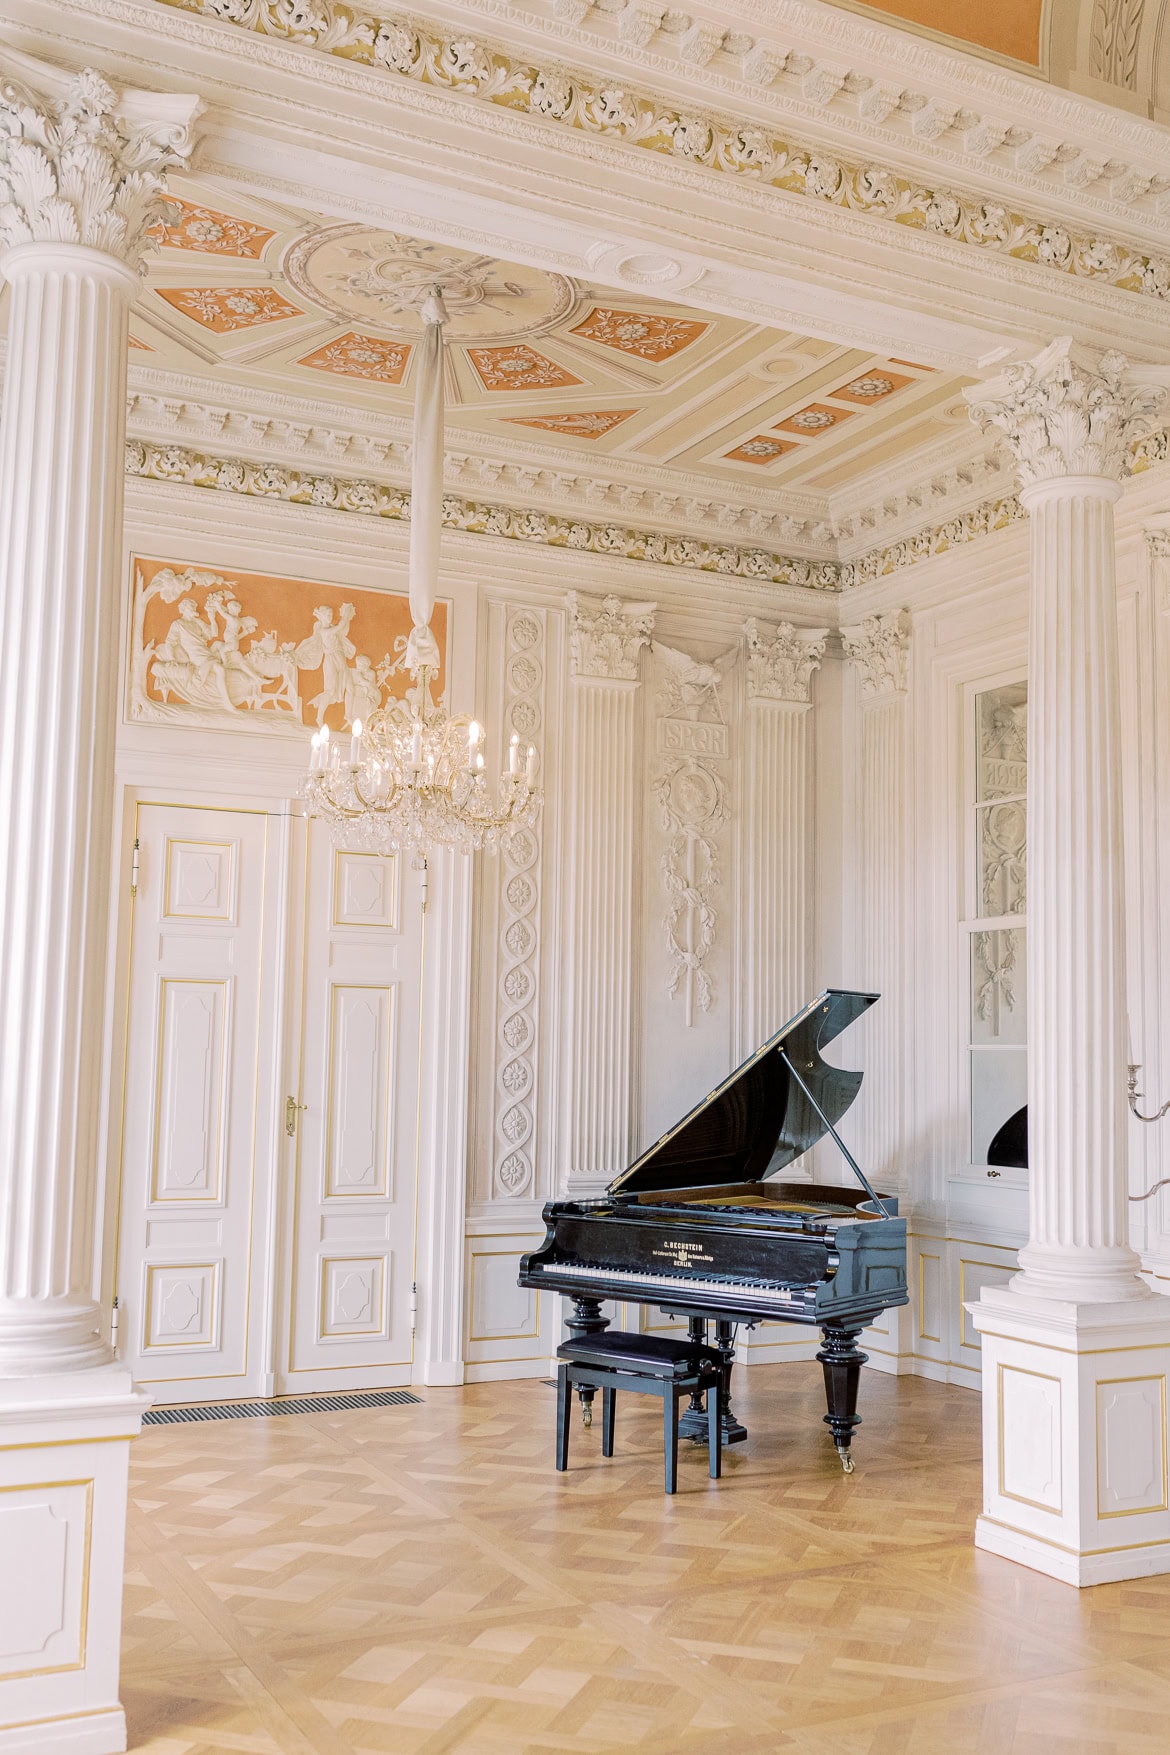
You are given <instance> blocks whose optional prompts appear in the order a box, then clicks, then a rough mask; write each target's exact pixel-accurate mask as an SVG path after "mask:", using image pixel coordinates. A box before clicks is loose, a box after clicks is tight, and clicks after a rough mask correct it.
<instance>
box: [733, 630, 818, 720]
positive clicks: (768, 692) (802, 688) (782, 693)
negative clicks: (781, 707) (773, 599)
mask: <svg viewBox="0 0 1170 1755" xmlns="http://www.w3.org/2000/svg"><path fill="white" fill-rule="evenodd" d="M828 631H829V630H828V629H827V628H796V627H794V626H793V625H792V623H791V622H780V623H779V624H778V625H777V628H776V632H775V633H774V634H765V633H764V632H763V631H762V629H761V628H760V625H759V623H758V622H757V621H756V619H755V617H754V616H752V617H750V619H749V620H748V621H746V622H745V623H744V624H743V635H744V639H745V641H746V642H747V692H748V699H749V700H751V701H797V702H804V701H807V700H809V698H810V693H811V687H812V678H813V672H814V670H819V669H820V664H821V659H822V658H823V657H824V656H825V640H826V638H827V636H828Z"/></svg>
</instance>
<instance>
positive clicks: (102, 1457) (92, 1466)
mask: <svg viewBox="0 0 1170 1755" xmlns="http://www.w3.org/2000/svg"><path fill="white" fill-rule="evenodd" d="M149 1405H150V1404H149V1398H148V1397H147V1396H144V1395H142V1394H140V1393H139V1391H138V1390H137V1389H136V1388H135V1386H134V1383H133V1380H132V1379H131V1377H130V1374H129V1372H128V1371H126V1370H125V1369H124V1368H123V1367H122V1366H119V1365H106V1366H99V1367H97V1368H96V1369H94V1370H92V1371H70V1372H68V1373H61V1374H59V1375H56V1376H52V1377H38V1378H18V1379H13V1378H5V1379H0V1579H2V1580H3V1581H4V1582H3V1588H0V1755H16V1752H17V1751H20V1752H24V1751H29V1752H30V1755H31V1752H32V1751H37V1752H39V1755H118V1752H119V1751H121V1750H123V1749H125V1747H126V1723H125V1719H124V1717H123V1714H122V1708H121V1705H120V1703H119V1700H118V1665H119V1655H120V1647H121V1621H122V1578H123V1573H124V1570H125V1534H126V1492H127V1473H128V1467H129V1451H130V1440H131V1439H132V1438H133V1437H134V1436H135V1434H136V1433H137V1432H138V1430H139V1427H140V1426H141V1423H142V1415H143V1413H144V1411H145V1409H146V1408H147V1407H148V1406H149Z"/></svg>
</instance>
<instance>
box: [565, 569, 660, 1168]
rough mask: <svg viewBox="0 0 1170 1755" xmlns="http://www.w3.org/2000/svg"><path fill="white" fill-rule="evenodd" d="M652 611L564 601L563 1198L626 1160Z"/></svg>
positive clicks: (630, 1133) (612, 602) (647, 606)
mask: <svg viewBox="0 0 1170 1755" xmlns="http://www.w3.org/2000/svg"><path fill="white" fill-rule="evenodd" d="M654 608H655V606H654V604H652V603H626V602H624V601H623V600H621V599H619V598H616V597H607V598H605V599H603V600H602V601H601V602H600V603H599V602H597V601H595V600H593V599H589V598H585V597H583V596H580V595H579V594H577V593H572V594H571V596H570V598H569V601H568V611H569V650H570V678H569V712H568V763H567V769H568V772H567V782H568V784H567V790H566V798H565V841H564V846H565V877H566V886H565V937H564V955H565V974H564V995H565V1013H564V1016H565V1027H564V1030H563V1032H562V1044H561V1046H562V1072H561V1088H562V1092H563V1110H562V1114H563V1119H564V1125H563V1129H562V1138H563V1140H564V1145H565V1154H566V1156H565V1162H566V1165H567V1172H568V1182H569V1187H570V1188H572V1187H576V1188H578V1189H580V1190H583V1191H585V1190H588V1189H590V1188H592V1187H597V1186H604V1184H605V1183H607V1182H609V1181H610V1180H611V1179H612V1178H613V1176H615V1175H616V1173H617V1171H618V1170H619V1169H621V1168H622V1167H623V1166H624V1165H625V1164H627V1163H628V1162H629V1160H630V1159H631V1157H632V1156H633V1151H634V1125H635V1117H634V1091H635V1066H634V1042H635V1032H634V1021H635V979H634V934H635V921H636V894H637V885H636V882H635V869H636V863H635V862H636V849H637V839H638V837H637V811H638V804H639V797H640V765H639V759H638V758H639V748H638V742H639V738H638V714H637V706H638V700H637V691H638V687H639V681H638V677H639V655H640V653H641V650H642V648H643V647H644V646H645V645H646V644H647V643H648V641H649V639H650V635H651V633H652V631H653V625H654Z"/></svg>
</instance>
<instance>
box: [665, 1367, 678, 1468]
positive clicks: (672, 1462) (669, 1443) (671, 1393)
mask: <svg viewBox="0 0 1170 1755" xmlns="http://www.w3.org/2000/svg"><path fill="white" fill-rule="evenodd" d="M662 1441H663V1449H664V1452H665V1456H666V1491H667V1492H668V1493H676V1492H677V1491H678V1390H677V1389H676V1388H675V1386H674V1384H673V1383H664V1384H663V1386H662Z"/></svg>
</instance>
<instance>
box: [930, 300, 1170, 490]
mask: <svg viewBox="0 0 1170 1755" xmlns="http://www.w3.org/2000/svg"><path fill="white" fill-rule="evenodd" d="M1166 382H1167V380H1166V377H1165V374H1162V373H1157V372H1155V371H1153V370H1152V369H1150V368H1144V369H1143V370H1141V371H1131V370H1129V369H1128V361H1127V360H1126V359H1125V357H1124V355H1123V354H1120V353H1105V354H1101V355H1099V356H1095V355H1093V354H1091V353H1090V352H1089V351H1088V350H1087V349H1084V348H1081V347H1078V346H1077V345H1076V344H1075V343H1074V342H1073V340H1072V337H1071V336H1067V335H1064V336H1060V337H1058V338H1057V340H1055V341H1054V342H1052V343H1051V344H1050V345H1049V346H1048V347H1046V348H1045V349H1044V351H1043V353H1040V354H1037V356H1036V358H1035V359H1032V360H1026V361H1023V362H1021V363H1020V364H1019V365H1014V366H1008V367H1007V368H1006V370H1004V371H1003V372H1001V373H1000V374H999V375H998V377H995V378H992V379H989V380H988V381H987V382H985V383H983V384H978V385H975V386H974V387H972V388H971V389H969V390H965V391H964V392H963V394H964V396H965V397H966V398H967V401H968V402H969V403H970V405H971V412H972V414H973V415H974V417H975V419H976V420H977V421H978V422H979V424H980V425H981V426H982V428H983V429H984V431H985V432H986V431H998V432H999V433H1002V434H1003V436H1004V437H1005V439H1006V440H1007V443H1008V446H1009V448H1010V450H1011V453H1012V456H1013V457H1014V459H1015V464H1016V470H1017V472H1018V474H1019V479H1020V484H1021V486H1022V487H1025V488H1026V487H1030V486H1032V485H1033V484H1035V483H1037V482H1043V481H1055V480H1058V479H1059V478H1060V477H1062V476H1067V475H1090V476H1105V477H1108V478H1109V479H1110V480H1112V481H1119V480H1120V479H1121V475H1122V472H1123V470H1124V467H1125V465H1126V462H1127V461H1128V459H1129V457H1130V453H1131V450H1132V447H1133V443H1134V441H1135V439H1137V438H1138V437H1139V436H1142V435H1143V434H1145V433H1148V431H1149V429H1150V428H1151V426H1152V425H1153V421H1154V416H1155V415H1156V413H1157V411H1158V409H1159V408H1160V406H1161V404H1162V402H1163V401H1164V399H1165V394H1166V390H1165V385H1166Z"/></svg>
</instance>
